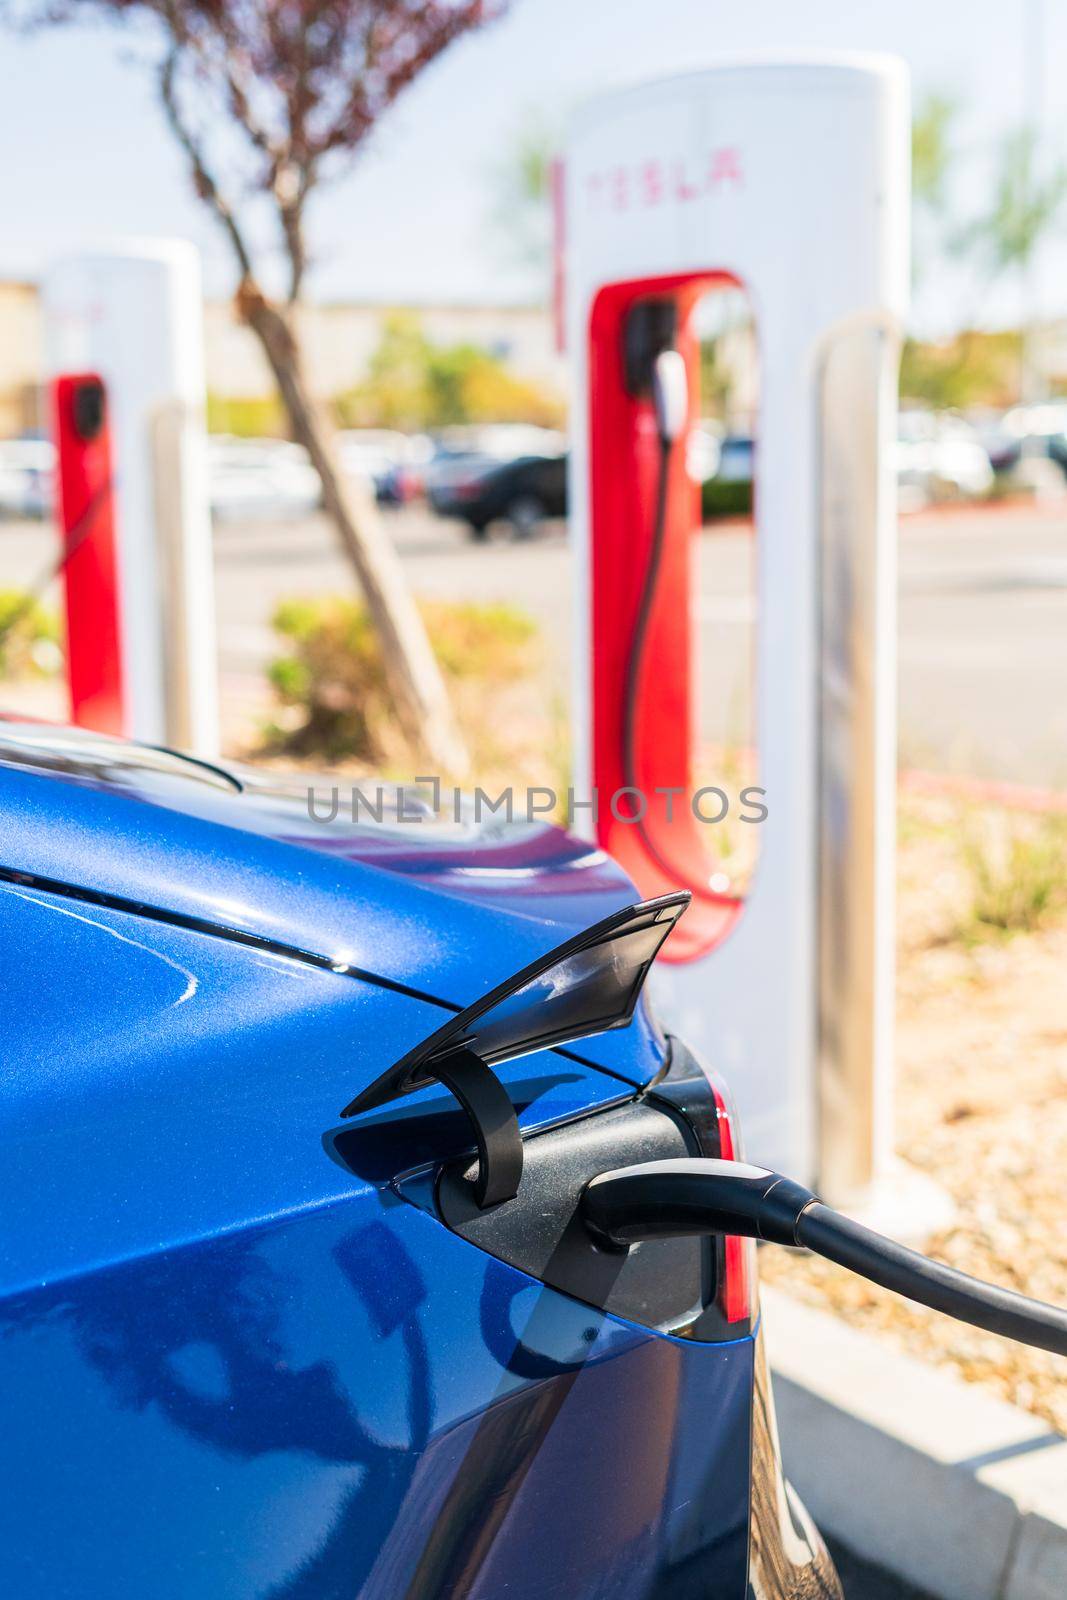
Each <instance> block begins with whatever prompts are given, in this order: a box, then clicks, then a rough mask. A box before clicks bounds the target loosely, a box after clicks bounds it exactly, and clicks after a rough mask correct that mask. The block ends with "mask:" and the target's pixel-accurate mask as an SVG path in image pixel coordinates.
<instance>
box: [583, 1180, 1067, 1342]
mask: <svg viewBox="0 0 1067 1600" xmlns="http://www.w3.org/2000/svg"><path fill="white" fill-rule="evenodd" d="M581 1212H582V1216H583V1218H584V1220H585V1223H586V1226H587V1228H588V1229H589V1231H590V1233H591V1234H592V1236H593V1238H594V1240H595V1241H596V1242H598V1243H600V1244H601V1245H605V1246H608V1247H610V1248H614V1249H616V1250H628V1249H629V1247H630V1246H631V1245H632V1244H636V1243H637V1242H639V1241H640V1240H646V1239H675V1238H680V1237H682V1238H684V1237H692V1236H693V1235H701V1234H708V1235H715V1234H729V1235H740V1236H742V1237H743V1238H748V1239H762V1240H765V1241H766V1242H767V1243H770V1244H782V1245H789V1246H795V1247H800V1248H802V1249H806V1250H811V1251H813V1252H814V1253H815V1254H816V1255H821V1256H825V1257H826V1259H827V1260H828V1261H835V1262H837V1264H838V1265H839V1266H842V1267H847V1268H848V1269H849V1271H850V1272H855V1273H857V1274H858V1275H859V1276H860V1277H861V1278H868V1279H870V1281H871V1282H872V1283H878V1284H881V1285H882V1287H883V1288H885V1289H891V1290H892V1291H893V1292H894V1293H895V1294H899V1295H903V1296H904V1297H905V1298H906V1299H908V1300H915V1301H917V1302H918V1303H919V1304H920V1305H924V1306H930V1307H931V1309H932V1310H934V1311H941V1312H944V1313H945V1315H946V1316H950V1317H955V1318H956V1320H957V1321H958V1322H967V1323H970V1324H971V1326H972V1327H975V1328H984V1329H985V1330H986V1331H987V1332H988V1333H999V1334H1001V1335H1002V1336H1003V1337H1004V1338H1006V1339H1015V1340H1016V1341H1017V1342H1018V1343H1019V1344H1027V1345H1033V1346H1034V1347H1035V1348H1037V1349H1039V1350H1051V1351H1052V1352H1053V1354H1054V1355H1060V1356H1067V1311H1063V1310H1061V1309H1060V1308H1059V1307H1058V1306H1049V1305H1045V1304H1044V1303H1043V1302H1042V1301H1040V1300H1029V1299H1027V1298H1026V1296H1025V1295H1020V1294H1015V1293H1013V1292H1012V1290H1010V1289H1000V1288H997V1287H996V1286H995V1285H994V1284H991V1283H982V1282H981V1281H980V1280H979V1279H977V1278H971V1277H968V1276H967V1274H966V1273H964V1272H957V1271H956V1270H955V1269H954V1268H953V1267H946V1266H944V1265H942V1263H941V1262H939V1261H931V1260H930V1258H929V1257H928V1256H924V1255H920V1254H919V1252H918V1251H916V1250H909V1249H908V1248H907V1247H906V1246H905V1245H902V1244H897V1243H896V1242H895V1241H894V1240H892V1239H886V1238H883V1236H882V1235H881V1234H879V1233H875V1232H873V1230H872V1229H870V1228H865V1227H863V1226H862V1225H861V1224H860V1223H858V1222H853V1221H852V1220H851V1218H849V1217H844V1216H842V1215H841V1214H840V1212H838V1211H834V1210H833V1209H832V1208H831V1207H830V1206H825V1205H823V1204H822V1203H821V1201H819V1200H818V1199H817V1198H816V1196H815V1195H814V1194H813V1193H812V1192H811V1190H810V1189H806V1188H805V1187H804V1185H803V1184H800V1183H795V1182H794V1181H793V1180H792V1179H791V1178H783V1177H782V1176H781V1174H780V1173H777V1172H770V1171H768V1170H767V1169H766V1168H765V1167H753V1166H749V1165H747V1164H746V1163H744V1162H740V1161H715V1160H710V1159H708V1160H702V1159H699V1158H694V1159H691V1160H685V1159H683V1160H673V1161H650V1162H645V1163H643V1164H642V1165H640V1166H634V1167H622V1168H619V1169H618V1170H617V1171H614V1172H602V1173H601V1174H600V1175H599V1177H596V1178H593V1179H592V1180H591V1181H590V1182H589V1183H588V1184H587V1185H586V1187H585V1189H584V1191H583V1193H582V1199H581Z"/></svg>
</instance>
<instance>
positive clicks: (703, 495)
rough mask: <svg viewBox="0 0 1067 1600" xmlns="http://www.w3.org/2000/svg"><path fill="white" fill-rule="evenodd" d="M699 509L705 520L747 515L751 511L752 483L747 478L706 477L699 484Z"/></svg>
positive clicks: (711, 520)
mask: <svg viewBox="0 0 1067 1600" xmlns="http://www.w3.org/2000/svg"><path fill="white" fill-rule="evenodd" d="M700 511H701V515H702V517H703V519H704V521H705V522H714V521H715V520H716V519H717V518H718V517H747V516H750V515H751V512H752V484H751V481H750V480H749V479H747V478H728V479H724V480H721V481H720V480H719V479H718V478H708V479H707V481H706V482H705V483H703V484H701V486H700Z"/></svg>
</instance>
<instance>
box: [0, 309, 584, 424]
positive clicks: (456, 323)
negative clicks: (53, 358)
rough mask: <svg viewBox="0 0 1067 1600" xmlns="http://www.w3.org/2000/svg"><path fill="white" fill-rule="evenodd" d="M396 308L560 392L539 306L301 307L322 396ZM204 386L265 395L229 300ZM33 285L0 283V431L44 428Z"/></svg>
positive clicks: (362, 359) (348, 382)
mask: <svg viewBox="0 0 1067 1600" xmlns="http://www.w3.org/2000/svg"><path fill="white" fill-rule="evenodd" d="M398 313H399V314H402V315H403V316H404V317H406V318H410V319H411V320H412V321H413V322H417V323H418V325H419V327H420V328H421V330H422V331H423V333H424V334H425V335H426V337H427V338H428V339H430V340H431V341H432V342H433V343H434V344H438V345H445V346H447V345H459V344H468V345H473V346H476V347H477V348H478V349H480V350H484V351H486V352H487V353H488V354H490V355H492V356H494V357H495V358H497V359H498V360H499V361H500V362H501V363H502V364H503V365H504V366H506V367H507V369H508V370H509V372H511V373H512V374H513V375H514V376H515V377H516V378H519V379H522V380H524V381H527V382H529V383H531V384H535V385H536V386H537V387H538V388H541V389H543V390H545V391H546V392H548V393H549V394H555V395H560V396H562V395H563V393H564V391H565V387H566V369H565V362H564V358H563V357H562V356H561V355H560V353H559V351H558V350H557V349H556V346H555V339H554V334H553V327H552V319H551V316H550V313H549V312H548V310H547V309H544V308H542V307H540V306H536V305H532V306H522V305H517V306H477V305H445V304H428V305H405V306H396V305H384V304H370V303H349V304H326V305H311V306H307V307H306V308H305V309H304V310H303V311H302V312H301V314H300V315H301V318H302V321H303V329H302V332H303V334H304V349H305V350H306V352H307V359H308V365H309V371H310V375H311V382H312V387H313V389H314V391H315V393H316V395H317V396H318V397H319V398H320V399H323V400H329V399H333V398H334V397H335V396H337V395H340V394H343V393H345V392H347V391H349V390H351V389H352V388H353V387H354V386H355V385H357V384H358V383H360V382H361V381H362V379H363V378H365V377H366V375H367V370H368V366H369V363H370V360H371V357H372V355H373V354H374V351H375V350H376V348H377V347H378V344H379V341H380V339H381V336H382V331H383V329H384V327H385V324H386V322H387V320H388V319H389V318H390V317H395V316H396V315H397V314H398ZM205 342H206V350H205V357H206V366H207V385H208V390H209V392H210V394H211V395H212V396H213V397H217V398H218V399H219V400H223V401H227V400H266V399H269V397H270V396H271V395H272V394H273V381H272V379H271V375H270V372H269V370H268V368H267V365H266V362H265V361H264V359H263V355H262V352H261V350H260V347H259V345H258V343H257V341H256V339H255V337H254V336H253V335H252V334H251V333H250V332H249V331H248V329H247V328H245V327H244V326H243V325H242V324H241V323H240V321H239V320H238V318H237V315H236V313H235V311H234V309H233V305H232V304H231V303H230V302H229V301H212V302H209V303H208V305H207V306H206V307H205ZM43 370H44V364H43V355H42V335H41V318H40V309H39V305H38V292H37V286H36V285H35V284H33V283H30V282H24V281H23V282H16V281H8V282H0V436H4V437H11V436H12V435H18V434H23V433H28V432H34V431H38V430H40V429H43V428H44V427H45V426H46V425H47V407H46V405H45V404H44V401H43V396H42V391H41V380H42V373H43Z"/></svg>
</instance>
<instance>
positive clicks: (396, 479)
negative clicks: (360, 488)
mask: <svg viewBox="0 0 1067 1600" xmlns="http://www.w3.org/2000/svg"><path fill="white" fill-rule="evenodd" d="M337 450H338V455H339V456H340V459H341V465H342V467H343V468H344V470H345V471H346V472H347V473H350V474H351V475H352V476H353V477H360V478H362V479H363V480H364V481H365V482H366V483H369V484H370V485H371V486H372V488H373V490H374V494H375V498H376V499H377V501H378V504H379V505H387V506H397V505H404V504H406V503H407V502H408V501H409V500H412V499H414V498H415V496H416V495H417V494H419V493H421V490H422V469H423V468H424V467H425V466H426V464H427V462H428V461H429V460H430V458H431V456H432V454H433V444H432V442H431V440H430V439H429V438H428V437H427V435H426V434H407V433H401V432H400V431H399V430H397V429H393V428H345V429H343V430H342V431H341V432H340V433H339V434H338V435H337Z"/></svg>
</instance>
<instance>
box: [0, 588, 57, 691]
mask: <svg viewBox="0 0 1067 1600" xmlns="http://www.w3.org/2000/svg"><path fill="white" fill-rule="evenodd" d="M61 660H62V656H61V654H60V649H59V624H58V622H57V620H56V617H55V615H54V613H53V612H51V611H49V610H48V609H47V608H46V607H45V606H42V605H41V604H40V602H39V601H37V600H31V599H30V598H29V597H28V596H27V595H25V594H23V593H21V591H19V590H18V589H2V590H0V677H2V678H18V677H23V676H25V675H26V674H29V673H41V674H49V673H53V672H57V671H58V670H59V666H60V663H61Z"/></svg>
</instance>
